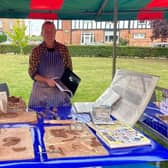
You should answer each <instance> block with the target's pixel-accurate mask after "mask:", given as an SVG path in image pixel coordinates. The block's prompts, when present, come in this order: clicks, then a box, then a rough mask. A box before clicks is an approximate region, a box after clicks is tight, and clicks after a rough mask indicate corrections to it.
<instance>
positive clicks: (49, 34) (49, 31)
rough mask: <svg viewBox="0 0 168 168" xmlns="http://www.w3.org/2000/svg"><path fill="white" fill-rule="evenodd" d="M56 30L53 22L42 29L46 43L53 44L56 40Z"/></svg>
mask: <svg viewBox="0 0 168 168" xmlns="http://www.w3.org/2000/svg"><path fill="white" fill-rule="evenodd" d="M55 34H56V30H55V27H54V25H53V24H46V25H44V27H43V30H42V37H43V40H44V41H45V42H46V44H49V45H51V44H53V43H54V40H55Z"/></svg>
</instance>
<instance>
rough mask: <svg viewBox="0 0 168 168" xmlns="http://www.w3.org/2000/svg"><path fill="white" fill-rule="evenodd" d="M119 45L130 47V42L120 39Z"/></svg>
mask: <svg viewBox="0 0 168 168" xmlns="http://www.w3.org/2000/svg"><path fill="white" fill-rule="evenodd" d="M119 45H121V46H127V45H128V40H127V39H123V38H120V39H119Z"/></svg>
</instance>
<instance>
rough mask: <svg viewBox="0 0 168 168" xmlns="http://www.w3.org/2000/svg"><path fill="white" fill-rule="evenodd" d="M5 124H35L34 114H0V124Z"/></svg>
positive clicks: (35, 116) (35, 115)
mask: <svg viewBox="0 0 168 168" xmlns="http://www.w3.org/2000/svg"><path fill="white" fill-rule="evenodd" d="M5 123H8V124H9V123H34V124H35V123H37V114H36V112H17V113H16V112H11V113H0V124H5Z"/></svg>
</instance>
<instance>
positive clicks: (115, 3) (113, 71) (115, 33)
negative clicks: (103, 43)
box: [112, 0, 118, 79]
mask: <svg viewBox="0 0 168 168" xmlns="http://www.w3.org/2000/svg"><path fill="white" fill-rule="evenodd" d="M117 15H118V0H114V16H113V22H114V34H113V63H112V65H113V70H112V79H113V77H114V75H115V71H116V58H117V52H116V42H117Z"/></svg>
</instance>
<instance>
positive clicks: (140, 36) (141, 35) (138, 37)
mask: <svg viewBox="0 0 168 168" xmlns="http://www.w3.org/2000/svg"><path fill="white" fill-rule="evenodd" d="M133 38H134V39H144V38H145V34H144V33H135V34H133Z"/></svg>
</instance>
